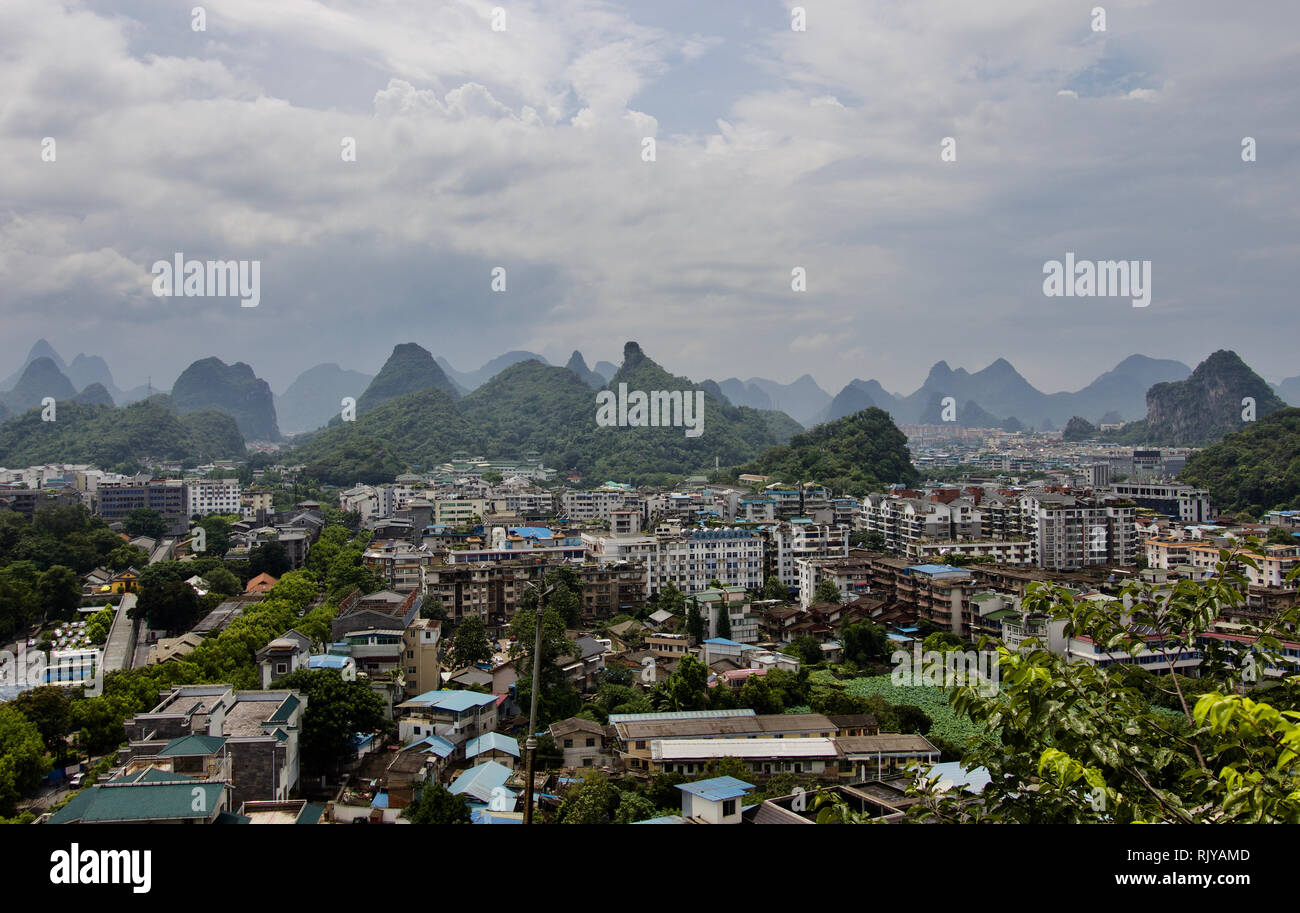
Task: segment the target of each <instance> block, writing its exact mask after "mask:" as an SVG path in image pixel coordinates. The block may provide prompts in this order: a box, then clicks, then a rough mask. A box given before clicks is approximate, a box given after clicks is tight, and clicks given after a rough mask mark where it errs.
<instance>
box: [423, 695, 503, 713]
mask: <svg viewBox="0 0 1300 913" xmlns="http://www.w3.org/2000/svg"><path fill="white" fill-rule="evenodd" d="M496 700H497V698H496V695H495V694H479V693H478V692H477V691H426V692H424V694H420V695H417V696H416V697H413V698H411V699H410V700H409V701H404V702H403V703H401V704H399V705H398V706H400V707H412V706H416V707H436V708H437V709H439V710H450V711H451V712H452V713H464V712H465V711H466V710H469V709H470V708H472V707H485V706H487V705H488V704H495V703H496Z"/></svg>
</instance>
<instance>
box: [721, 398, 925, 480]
mask: <svg viewBox="0 0 1300 913" xmlns="http://www.w3.org/2000/svg"><path fill="white" fill-rule="evenodd" d="M742 472H749V473H757V474H761V475H768V476H773V477H775V478H777V479H780V480H781V481H783V482H800V481H809V480H816V481H819V482H821V483H822V484H823V485H827V486H829V487H830V488H832V489H834V490H836V491H845V492H848V493H849V494H854V495H863V494H867V493H868V492H870V491H875V490H879V489H881V488H883V487H884V486H886V485H888V484H890V483H893V482H903V483H905V484H912V483H915V482H916V481H918V479H919V476H918V475H917V472H916V469H915V468H914V467H913V466H912V461H911V457H910V455H909V453H908V450H907V438H906V436H904V434H903V433H902V432H901V431H899V430H898V427H897V426H896V425H895V424H894V422H893V420H892V419H891V418H890V417H889V413H887V412H885V411H884V410H882V409H877V408H875V407H872V408H870V409H864V410H863V411H861V412H855V413H854V414H853V415H849V416H845V417H844V418H842V419H838V420H836V421H833V422H827V423H825V424H823V425H818V426H817V427H816V428H814V429H813V430H811V431H807V432H805V433H803V434H796V435H795V436H794V437H793V438H791V439H790V443H789V444H787V445H784V446H779V447H774V448H772V449H771V450H768V451H766V452H765V453H763V455H762V456H760V457H759V458H758V459H757V460H755V461H754V462H752V463H750V464H748V465H747V466H745V467H744V469H743V470H742Z"/></svg>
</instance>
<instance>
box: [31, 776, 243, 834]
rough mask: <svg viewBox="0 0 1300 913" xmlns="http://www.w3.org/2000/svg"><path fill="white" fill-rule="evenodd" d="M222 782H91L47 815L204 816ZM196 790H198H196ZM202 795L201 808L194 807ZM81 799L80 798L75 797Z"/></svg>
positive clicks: (110, 818) (71, 818) (55, 818)
mask: <svg viewBox="0 0 1300 913" xmlns="http://www.w3.org/2000/svg"><path fill="white" fill-rule="evenodd" d="M225 789H226V784H224V783H200V782H195V783H147V782H142V783H130V784H124V785H121V786H94V787H91V788H90V789H88V790H84V791H82V792H81V793H78V794H77V796H76V798H75V799H74V800H73V801H72V802H69V803H68V804H67V805H65V806H64V807H63V808H62V809H61V810H60V811H58V812H56V813H55V814H54V815H52V816H51V817H50V823H51V824H69V823H72V822H76V821H81V822H100V823H106V822H114V821H118V822H123V823H125V822H133V821H168V820H178V819H185V818H206V817H208V814H209V813H210V811H211V810H212V809H215V808H216V807H217V805H218V804H219V803H220V802H221V797H222V794H223V793H224V792H225ZM195 790H199V791H200V792H199V793H196V792H195ZM200 795H201V796H202V798H203V802H202V803H201V808H202V809H205V810H206V811H203V810H196V809H195V808H194V806H195V804H196V800H197V799H198V798H199V796H200ZM78 800H82V801H78Z"/></svg>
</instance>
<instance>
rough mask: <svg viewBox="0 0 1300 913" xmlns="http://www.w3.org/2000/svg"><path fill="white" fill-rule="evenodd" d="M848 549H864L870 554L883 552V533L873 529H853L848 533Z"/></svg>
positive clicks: (884, 545)
mask: <svg viewBox="0 0 1300 913" xmlns="http://www.w3.org/2000/svg"><path fill="white" fill-rule="evenodd" d="M849 547H850V548H865V549H867V550H868V551H872V552H883V551H884V550H885V547H886V543H885V535H884V533H880V532H877V531H876V530H874V529H855V530H854V531H853V532H851V533H849Z"/></svg>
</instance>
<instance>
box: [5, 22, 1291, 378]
mask: <svg viewBox="0 0 1300 913" xmlns="http://www.w3.org/2000/svg"><path fill="white" fill-rule="evenodd" d="M196 5H197V4H196V3H193V2H190V0H185V2H177V0H81V2H76V0H73V2H65V3H51V2H49V0H4V2H3V3H0V84H2V85H4V86H5V91H4V92H3V93H2V94H0V317H2V318H3V326H4V332H3V333H2V334H0V375H7V374H9V373H10V372H11V371H13V370H15V369H16V368H17V367H18V366H19V364H20V363H21V361H22V359H23V357H24V356H25V355H26V353H27V350H28V349H29V348H30V346H31V345H32V343H33V342H34V341H35V340H36V339H37V338H39V337H44V338H46V339H48V340H49V341H50V342H51V343H52V344H53V345H54V346H55V348H56V349H57V350H58V351H59V352H60V354H61V355H62V356H63V358H64V359H66V360H71V358H72V357H73V356H74V355H75V354H76V353H77V352H79V351H80V352H86V353H88V354H98V355H101V356H103V357H104V358H105V359H106V361H107V362H108V364H109V365H110V367H111V368H112V370H113V372H114V379H115V381H116V382H117V384H118V386H119V387H123V388H126V387H130V386H133V385H135V384H137V383H141V382H143V381H144V379H145V377H146V376H150V377H152V378H153V382H154V384H155V386H160V385H161V386H166V385H170V382H171V380H172V379H174V378H175V376H176V375H177V374H179V373H180V371H181V370H183V369H184V368H185V366H186V365H188V364H189V363H190V362H192V361H194V360H196V359H198V358H202V357H206V356H210V355H215V356H217V357H219V358H222V359H223V360H225V361H227V362H234V361H244V362H247V363H249V364H251V365H252V366H253V368H254V369H255V371H256V372H257V373H258V375H259V376H261V377H263V378H265V379H266V380H268V381H269V382H270V384H271V386H272V388H273V389H274V390H275V391H277V392H282V391H283V390H284V388H285V387H286V386H287V385H288V384H289V383H290V382H291V381H292V380H293V379H294V377H296V376H297V375H298V374H299V373H300V372H301V371H303V370H305V369H307V368H309V367H311V366H313V365H315V364H319V363H322V362H335V363H338V364H340V365H342V366H343V367H345V368H349V369H354V370H362V371H366V372H368V373H374V372H375V371H377V370H378V368H379V367H380V365H381V364H382V363H383V361H384V359H385V358H386V357H387V356H388V354H389V353H390V352H391V350H392V347H393V346H394V345H395V344H397V343H401V342H417V343H419V344H421V345H422V346H424V347H425V348H426V349H429V350H430V351H431V352H433V353H434V354H435V355H441V356H444V357H446V358H447V359H448V360H449V361H450V363H451V364H452V365H454V366H455V367H456V368H458V369H460V370H470V369H474V368H477V367H478V366H479V365H480V364H482V363H483V362H485V361H487V360H488V359H489V358H491V357H493V356H495V355H497V354H500V353H502V352H505V351H507V350H510V349H528V350H531V351H536V352H541V353H542V354H544V355H545V356H546V357H547V358H548V359H549V360H550V361H551V362H552V363H559V364H563V363H564V361H566V360H567V358H568V356H569V354H570V352H572V351H573V350H574V349H579V350H581V351H582V352H583V354H584V356H585V357H586V360H587V362H588V364H589V365H594V364H595V363H596V362H597V361H599V360H608V361H612V362H615V363H617V362H618V361H619V360H620V358H621V352H622V346H623V343H624V342H625V341H626V340H636V341H637V342H639V343H640V344H641V347H642V348H643V350H644V351H645V352H646V353H647V354H648V355H649V356H650V357H652V358H654V359H655V360H657V361H659V362H660V363H661V364H662V365H664V366H665V367H666V368H668V369H669V370H670V371H672V372H673V373H676V374H684V375H687V376H690V377H692V378H695V379H697V380H702V379H704V378H709V377H711V378H714V379H719V380H720V379H723V378H727V377H733V376H737V377H740V378H742V379H743V378H749V377H754V376H758V377H768V378H772V379H774V380H778V381H790V380H793V379H794V378H796V377H798V376H799V375H802V374H805V373H810V374H812V375H813V376H814V377H815V378H816V379H817V381H818V382H819V383H820V384H821V386H822V387H823V388H824V389H826V390H828V391H829V392H831V393H834V392H836V391H838V390H839V389H840V388H841V387H842V386H843V385H844V384H845V383H847V382H848V381H850V380H852V379H853V378H862V379H871V378H875V379H878V380H880V381H881V382H882V383H883V384H884V385H885V386H886V387H887V388H889V389H891V390H897V391H901V392H910V391H911V390H913V389H914V388H916V387H917V386H919V385H920V383H921V382H922V381H923V380H924V378H925V376H926V374H927V372H928V370H929V368H930V366H931V365H932V364H933V363H935V362H936V361H939V360H940V359H943V360H946V361H947V362H948V363H949V364H950V365H951V366H953V367H954V368H956V367H965V368H967V369H968V370H971V371H974V370H978V369H980V368H982V367H984V366H986V365H987V364H989V363H990V362H992V361H994V360H995V359H997V358H998V357H1005V358H1007V359H1008V360H1009V361H1011V362H1012V364H1014V365H1015V366H1016V367H1017V368H1018V369H1019V370H1020V372H1021V373H1022V374H1024V375H1025V377H1026V378H1028V379H1029V380H1030V382H1032V383H1033V384H1035V386H1037V387H1039V388H1040V389H1042V390H1044V391H1046V392H1055V391H1058V390H1070V389H1077V388H1079V387H1082V386H1084V385H1085V384H1087V383H1088V382H1089V381H1091V380H1092V379H1093V378H1094V377H1096V376H1097V375H1098V374H1100V373H1102V372H1104V371H1106V370H1108V369H1110V368H1112V367H1114V365H1115V364H1117V363H1118V362H1119V361H1120V360H1122V359H1123V358H1124V357H1125V356H1127V355H1130V354H1132V353H1134V352H1141V353H1143V354H1147V355H1150V356H1153V357H1159V358H1176V359H1179V360H1181V361H1184V362H1185V363H1187V364H1189V365H1195V364H1196V363H1197V362H1198V361H1199V360H1201V359H1202V358H1204V357H1205V356H1206V355H1208V354H1209V353H1210V352H1212V351H1214V350H1216V349H1219V348H1231V349H1234V350H1236V351H1237V352H1238V353H1239V354H1240V355H1241V356H1242V357H1243V358H1244V359H1245V360H1246V361H1247V363H1248V364H1250V365H1251V366H1252V367H1254V368H1255V369H1256V371H1258V372H1259V373H1260V374H1262V375H1263V376H1264V377H1265V378H1267V379H1269V380H1272V381H1276V380H1279V379H1281V378H1283V377H1290V376H1294V375H1297V374H1300V366H1298V365H1297V359H1296V339H1297V335H1298V334H1297V333H1296V328H1297V324H1298V323H1300V319H1298V318H1297V310H1296V305H1297V301H1296V294H1295V290H1296V287H1297V279H1298V278H1300V276H1298V275H1297V274H1298V273H1300V231H1298V229H1300V180H1297V178H1300V168H1298V167H1297V162H1300V157H1298V156H1300V38H1297V37H1296V36H1297V35H1300V4H1296V3H1294V2H1293V0H1252V2H1250V3H1247V4H1223V3H1221V2H1208V0H1146V2H1143V0H1126V2H1111V3H1104V10H1105V30H1104V31H1101V30H1097V29H1096V28H1095V26H1096V25H1097V24H1098V21H1097V18H1096V16H1095V13H1094V10H1093V8H1094V7H1095V6H1098V5H1103V4H1100V2H1099V0H1098V2H1072V0H1070V2H1067V0H1002V2H997V0H986V2H978V3H974V2H970V0H906V2H902V0H886V2H875V0H810V2H805V3H803V4H800V5H796V4H794V3H786V2H768V0H710V2H708V3H699V2H685V0H647V2H634V3H622V4H616V3H605V2H597V0H553V2H552V0H545V2H513V0H494V2H478V0H451V2H423V0H392V2H389V0H331V2H317V0H274V2H268V0H214V2H210V3H207V4H205V5H203V7H202V9H203V11H204V14H205V21H204V22H203V26H204V28H203V29H202V30H197V31H196V30H195V24H196V23H195V20H194V16H193V15H192V13H191V10H192V9H193V8H194V7H195V6H196ZM796 6H797V9H796ZM494 8H499V9H500V10H501V11H503V12H504V23H502V22H501V20H500V19H498V20H497V21H496V22H495V23H494V21H493V19H494V12H493V11H494ZM800 9H801V10H802V11H803V13H804V24H805V25H806V28H805V29H804V30H795V29H794V28H792V24H794V21H795V20H794V17H795V15H796V14H797V11H798V10H800ZM494 24H496V25H498V26H500V25H502V24H504V28H503V29H494V28H493V25H494ZM647 137H649V138H653V140H654V144H655V147H654V153H655V154H654V160H653V161H646V160H645V154H644V149H645V139H646V138H647ZM946 137H950V138H951V139H952V140H953V141H954V143H953V144H951V146H950V148H955V160H952V161H945V160H944V156H943V155H942V154H941V153H942V152H943V150H944V139H945V138H946ZM1245 137H1251V138H1253V140H1254V142H1255V160H1254V161H1243V139H1244V138H1245ZM47 138H48V139H52V140H53V141H54V144H53V151H54V155H53V156H52V158H53V161H49V160H46V159H48V158H50V157H51V156H49V155H48V153H47V151H46V150H47V149H48V148H49V144H48V142H47ZM345 138H352V140H354V141H355V149H356V155H355V161H345V160H344V154H343V146H344V143H345ZM949 158H952V156H949ZM177 252H182V253H183V254H184V255H185V257H186V258H191V259H198V260H203V261H206V260H230V259H237V260H249V261H254V260H255V261H258V262H259V263H260V279H261V297H260V302H259V303H258V306H257V307H251V308H242V307H240V304H239V301H238V300H237V299H235V298H231V297H215V296H208V297H166V296H159V295H156V294H154V290H153V283H154V276H153V274H152V273H151V267H152V265H153V264H154V263H155V262H156V261H159V260H168V261H170V260H171V259H172V258H173V257H174V256H175V254H176V253H177ZM1067 252H1072V253H1073V254H1074V255H1075V257H1076V259H1078V260H1091V261H1098V260H1110V259H1124V260H1137V261H1143V260H1149V261H1150V262H1151V274H1152V289H1151V301H1150V304H1149V305H1148V306H1146V307H1133V305H1132V303H1131V301H1130V299H1129V298H1127V297H1048V296H1046V295H1045V294H1044V291H1043V281H1044V264H1045V263H1047V262H1048V261H1050V260H1063V259H1064V257H1065V255H1066V253H1067ZM497 267H500V268H502V269H504V270H505V274H504V275H505V289H504V290H494V289H493V287H492V285H493V270H494V269H496V268H497ZM795 269H802V270H804V272H805V275H806V288H805V290H802V291H796V290H795V289H793V288H792V275H793V273H792V271H793V270H795ZM498 284H499V283H498Z"/></svg>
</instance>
